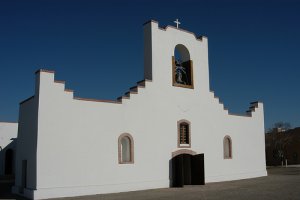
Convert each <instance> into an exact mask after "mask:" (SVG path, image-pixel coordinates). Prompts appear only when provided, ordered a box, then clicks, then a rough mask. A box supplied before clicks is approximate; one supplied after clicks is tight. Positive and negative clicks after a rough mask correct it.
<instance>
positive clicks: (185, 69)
mask: <svg viewBox="0 0 300 200" xmlns="http://www.w3.org/2000/svg"><path fill="white" fill-rule="evenodd" d="M175 81H176V83H177V84H181V85H190V84H191V78H190V69H189V66H188V65H187V63H185V62H182V61H180V60H175Z"/></svg>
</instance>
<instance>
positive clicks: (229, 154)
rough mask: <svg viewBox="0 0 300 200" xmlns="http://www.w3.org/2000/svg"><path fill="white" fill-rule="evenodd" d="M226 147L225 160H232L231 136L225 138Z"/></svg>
mask: <svg viewBox="0 0 300 200" xmlns="http://www.w3.org/2000/svg"><path fill="white" fill-rule="evenodd" d="M223 145H224V159H231V158H232V141H231V138H230V136H228V135H227V136H225V137H224V140H223Z"/></svg>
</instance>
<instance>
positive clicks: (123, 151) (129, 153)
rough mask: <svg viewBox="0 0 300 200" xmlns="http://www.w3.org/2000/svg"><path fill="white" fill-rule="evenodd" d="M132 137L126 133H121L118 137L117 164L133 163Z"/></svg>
mask: <svg viewBox="0 0 300 200" xmlns="http://www.w3.org/2000/svg"><path fill="white" fill-rule="evenodd" d="M133 145H134V143H133V138H132V136H131V135H130V134H128V133H123V134H122V135H120V136H119V139H118V158H119V164H130V163H133V161H134V159H133V156H134V154H133Z"/></svg>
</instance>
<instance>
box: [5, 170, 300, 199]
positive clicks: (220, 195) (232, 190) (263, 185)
mask: <svg viewBox="0 0 300 200" xmlns="http://www.w3.org/2000/svg"><path fill="white" fill-rule="evenodd" d="M268 174H269V175H268V176H267V177H261V178H254V179H246V180H238V181H228V182H222V183H208V184H206V185H203V186H185V187H184V188H164V189H155V190H143V191H137V192H123V193H115V194H104V195H92V196H82V197H72V198H58V199H55V200H73V199H74V200H121V199H122V200H154V199H155V200H167V199H168V200H194V199H197V200H227V199H230V200H260V199H262V200H277V199H278V200H300V167H288V168H279V167H276V168H269V169H268ZM12 185H13V181H11V180H10V179H4V178H3V177H2V178H1V180H0V199H17V200H22V199H24V198H22V197H18V196H15V195H12V194H11V193H10V189H9V188H10V187H11V186H12Z"/></svg>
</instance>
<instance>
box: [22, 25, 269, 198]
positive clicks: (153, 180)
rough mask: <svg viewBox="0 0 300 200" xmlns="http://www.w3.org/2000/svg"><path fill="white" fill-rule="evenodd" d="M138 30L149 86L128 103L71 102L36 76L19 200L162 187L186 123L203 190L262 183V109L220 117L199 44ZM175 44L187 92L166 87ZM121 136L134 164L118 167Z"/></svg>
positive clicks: (174, 33) (44, 76) (49, 79)
mask: <svg viewBox="0 0 300 200" xmlns="http://www.w3.org/2000/svg"><path fill="white" fill-rule="evenodd" d="M144 30H145V31H144V33H145V40H144V41H145V49H146V50H145V54H146V55H145V60H147V61H149V62H150V63H152V64H151V65H149V64H145V77H146V78H152V81H146V86H145V88H143V87H139V88H138V94H131V95H130V98H129V99H126V98H123V99H122V101H121V102H115V103H107V102H97V101H87V100H79V99H74V98H73V92H71V91H65V88H64V83H61V82H55V78H54V73H53V72H47V71H43V70H41V71H40V72H39V73H37V80H38V83H37V84H38V87H37V88H38V91H37V93H38V94H37V93H36V96H38V97H39V98H38V119H37V121H38V123H37V137H36V138H37V148H36V160H37V162H36V187H33V188H29V190H28V195H27V196H29V197H31V198H35V199H40V198H52V197H64V196H78V195H88V194H98V193H112V192H122V191H133V190H140V189H150V188H161V187H169V184H170V182H169V181H170V180H169V161H170V159H171V158H172V152H174V151H177V150H179V148H177V121H179V120H182V119H185V120H188V121H190V122H191V148H189V149H191V150H193V151H195V152H196V153H204V157H205V180H206V182H214V181H225V180H235V179H242V178H252V177H258V176H264V175H266V167H265V154H264V114H263V104H262V103H255V104H253V105H254V106H256V108H255V111H254V112H252V115H248V116H237V115H230V114H228V111H227V110H224V109H223V105H222V104H220V103H219V100H218V99H217V98H214V94H213V93H212V92H210V89H209V71H208V53H207V52H208V51H207V48H208V47H207V38H205V37H202V40H196V38H195V36H194V34H192V33H189V32H185V31H182V30H178V29H176V28H174V27H168V28H167V29H166V30H163V29H161V28H159V27H158V24H157V23H156V22H150V23H147V24H145V26H144ZM177 44H183V45H184V46H186V47H187V48H188V50H189V53H190V56H191V59H192V60H193V67H194V69H193V70H194V89H185V88H180V87H174V86H172V71H171V70H172V63H171V57H172V56H173V54H174V48H175V46H176V45H177ZM95 92H96V91H95ZM24 116H25V115H24ZM31 132H32V133H33V132H34V131H31ZM19 133H20V131H19ZM122 133H130V134H131V135H132V137H133V139H134V156H135V157H134V164H118V137H119V136H120V135H121V134H122ZM24 134H25V133H24ZM226 135H229V136H230V137H231V139H232V149H233V158H232V159H224V158H223V138H224V136H226ZM30 137H35V136H34V135H31V136H30ZM20 148H21V147H20ZM31 153H33V152H31Z"/></svg>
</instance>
